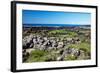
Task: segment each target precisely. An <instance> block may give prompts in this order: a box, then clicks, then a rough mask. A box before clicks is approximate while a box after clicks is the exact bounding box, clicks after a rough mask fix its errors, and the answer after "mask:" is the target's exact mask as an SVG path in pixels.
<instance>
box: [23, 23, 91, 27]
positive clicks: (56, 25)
mask: <svg viewBox="0 0 100 73" xmlns="http://www.w3.org/2000/svg"><path fill="white" fill-rule="evenodd" d="M23 26H24V27H74V26H86V27H90V25H89V24H85V25H80V24H23Z"/></svg>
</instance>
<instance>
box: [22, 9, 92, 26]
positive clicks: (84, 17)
mask: <svg viewBox="0 0 100 73" xmlns="http://www.w3.org/2000/svg"><path fill="white" fill-rule="evenodd" d="M22 23H23V24H77V25H87V24H88V25H90V24H91V14H90V13H79V12H60V11H38V10H23V11H22Z"/></svg>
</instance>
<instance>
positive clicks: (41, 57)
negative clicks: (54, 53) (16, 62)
mask: <svg viewBox="0 0 100 73" xmlns="http://www.w3.org/2000/svg"><path fill="white" fill-rule="evenodd" d="M48 54H49V53H48V52H47V51H44V50H35V51H32V52H31V53H30V56H29V58H28V59H27V61H26V62H42V61H45V60H46V57H45V56H46V55H48Z"/></svg>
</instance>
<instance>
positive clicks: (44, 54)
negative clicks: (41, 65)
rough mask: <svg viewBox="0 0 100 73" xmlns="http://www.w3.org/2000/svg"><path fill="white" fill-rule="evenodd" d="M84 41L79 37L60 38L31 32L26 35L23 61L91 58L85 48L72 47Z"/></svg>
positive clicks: (23, 41)
mask: <svg viewBox="0 0 100 73" xmlns="http://www.w3.org/2000/svg"><path fill="white" fill-rule="evenodd" d="M81 42H82V41H81V40H80V39H79V38H78V37H74V38H67V39H63V40H62V39H60V38H57V37H44V36H40V35H35V34H30V35H28V36H25V37H24V38H23V40H22V43H23V62H38V61H67V60H85V59H90V53H88V52H87V51H86V50H84V48H75V47H70V45H71V44H75V45H78V44H80V43H81Z"/></svg>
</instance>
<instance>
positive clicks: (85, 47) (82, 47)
mask: <svg viewBox="0 0 100 73" xmlns="http://www.w3.org/2000/svg"><path fill="white" fill-rule="evenodd" d="M69 48H77V49H80V50H84V51H85V52H87V53H90V52H91V49H90V48H91V45H90V44H89V43H86V42H84V43H80V44H70V45H69Z"/></svg>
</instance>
